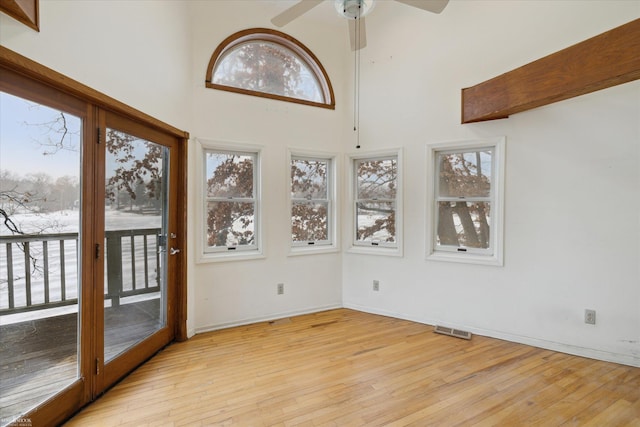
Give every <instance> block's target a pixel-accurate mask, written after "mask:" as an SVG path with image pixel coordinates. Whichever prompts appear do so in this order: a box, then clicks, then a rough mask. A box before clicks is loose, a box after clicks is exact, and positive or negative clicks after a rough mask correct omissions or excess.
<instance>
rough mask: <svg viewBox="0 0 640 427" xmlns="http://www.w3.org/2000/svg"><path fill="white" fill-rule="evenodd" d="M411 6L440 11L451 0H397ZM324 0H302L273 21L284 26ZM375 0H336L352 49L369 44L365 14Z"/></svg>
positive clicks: (434, 11) (279, 25)
mask: <svg viewBox="0 0 640 427" xmlns="http://www.w3.org/2000/svg"><path fill="white" fill-rule="evenodd" d="M395 1H397V2H399V3H404V4H407V5H409V6H413V7H417V8H418V9H422V10H426V11H428V12H433V13H440V12H442V11H443V10H444V8H445V7H446V6H447V3H449V0H395ZM322 2H323V0H300V1H299V2H298V3H296V4H294V5H293V6H291V7H290V8H288V9H286V10H285V11H284V12H282V13H280V14H279V15H277V16H275V17H274V18H273V19H272V20H271V23H272V24H273V25H275V26H276V27H284V26H285V25H287V24H288V23H289V22H291V21H293V20H294V19H296V18H299V17H300V16H302V15H304V14H305V13H307V12H308V11H310V10H311V9H313V8H314V7H316V6H318V5H319V4H320V3H322ZM374 4H375V0H335V7H336V11H337V12H338V14H339V15H340V16H342V17H344V18H347V19H348V21H349V38H350V40H351V50H354V51H355V50H358V49H362V48H363V47H365V46H366V45H367V37H366V29H365V16H366V15H367V14H368V13H369V12H371V9H373V6H374Z"/></svg>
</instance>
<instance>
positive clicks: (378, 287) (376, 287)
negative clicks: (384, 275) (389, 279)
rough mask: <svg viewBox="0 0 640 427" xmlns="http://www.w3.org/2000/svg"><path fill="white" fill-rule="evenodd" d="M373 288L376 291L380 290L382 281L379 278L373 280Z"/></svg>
mask: <svg viewBox="0 0 640 427" xmlns="http://www.w3.org/2000/svg"><path fill="white" fill-rule="evenodd" d="M373 290H374V291H376V292H377V291H379V290H380V281H379V280H374V281H373Z"/></svg>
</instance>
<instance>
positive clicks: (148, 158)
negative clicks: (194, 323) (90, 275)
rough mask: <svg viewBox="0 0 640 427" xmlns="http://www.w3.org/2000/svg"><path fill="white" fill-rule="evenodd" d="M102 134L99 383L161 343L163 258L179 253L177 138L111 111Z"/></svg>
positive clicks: (165, 324)
mask: <svg viewBox="0 0 640 427" xmlns="http://www.w3.org/2000/svg"><path fill="white" fill-rule="evenodd" d="M104 134H105V158H104V167H105V173H104V248H105V256H104V300H103V302H102V309H103V325H104V328H103V331H102V336H103V340H102V341H103V343H102V352H103V357H104V359H103V360H104V366H105V370H104V377H103V381H102V384H101V387H106V386H108V385H109V384H111V383H112V382H114V381H116V380H117V379H118V378H119V377H120V376H121V375H122V374H123V373H124V372H125V371H128V369H127V368H126V367H127V366H130V365H131V363H136V361H137V363H139V362H142V361H143V360H144V359H145V358H146V357H148V356H149V355H151V354H153V352H155V351H157V350H158V349H159V348H161V347H162V346H164V345H165V344H166V342H167V337H168V336H169V335H171V333H172V332H173V329H172V327H170V324H169V322H170V319H169V316H168V302H169V300H170V294H169V289H168V287H167V279H168V274H169V269H170V265H171V264H170V259H169V258H170V257H171V254H174V255H175V254H177V253H178V252H179V249H178V248H175V247H170V245H171V240H172V236H174V237H175V233H174V234H172V232H171V228H170V221H172V220H173V218H172V215H170V212H171V210H170V208H171V207H172V200H171V197H170V194H171V192H170V188H169V187H170V182H171V179H170V178H171V150H172V147H173V144H175V141H174V140H172V139H170V138H166V137H164V136H163V135H159V134H155V133H154V132H152V131H151V130H149V129H147V128H143V127H141V126H139V125H137V124H135V123H133V122H130V121H128V120H125V119H123V118H121V117H119V116H116V115H111V114H106V122H105V127H104ZM168 246H169V247H168ZM174 246H175V245H174Z"/></svg>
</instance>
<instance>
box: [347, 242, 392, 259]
mask: <svg viewBox="0 0 640 427" xmlns="http://www.w3.org/2000/svg"><path fill="white" fill-rule="evenodd" d="M347 253H350V254H363V255H382V256H394V257H401V256H402V249H400V248H390V247H385V246H356V245H353V246H351V247H350V248H349V249H348V250H347Z"/></svg>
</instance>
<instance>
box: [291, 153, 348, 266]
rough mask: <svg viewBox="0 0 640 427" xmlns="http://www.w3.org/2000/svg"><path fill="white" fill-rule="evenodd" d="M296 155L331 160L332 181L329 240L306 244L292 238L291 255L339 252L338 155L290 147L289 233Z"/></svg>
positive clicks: (330, 173) (330, 185)
mask: <svg viewBox="0 0 640 427" xmlns="http://www.w3.org/2000/svg"><path fill="white" fill-rule="evenodd" d="M294 157H298V158H299V157H302V158H309V159H312V160H328V161H329V162H330V165H331V166H330V170H329V176H330V178H329V179H330V182H329V187H330V188H329V189H328V190H329V241H328V242H326V243H318V244H314V245H305V244H302V243H299V244H296V243H294V242H293V241H292V240H291V238H290V239H289V241H290V242H291V244H290V248H289V256H299V255H311V254H321V253H333V252H338V251H339V250H340V246H339V243H338V230H339V229H340V220H339V216H338V212H340V210H339V204H338V200H339V199H340V197H339V196H340V194H339V192H338V188H339V187H338V173H337V172H338V170H339V167H340V165H339V162H338V155H337V154H335V153H327V152H322V151H310V150H304V149H297V148H289V149H288V150H287V166H288V169H287V171H288V173H287V192H286V193H287V206H288V207H289V211H288V212H289V234H291V227H292V226H293V224H292V223H291V209H292V205H293V201H292V198H291V175H290V171H291V160H292V159H293V158H294Z"/></svg>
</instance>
